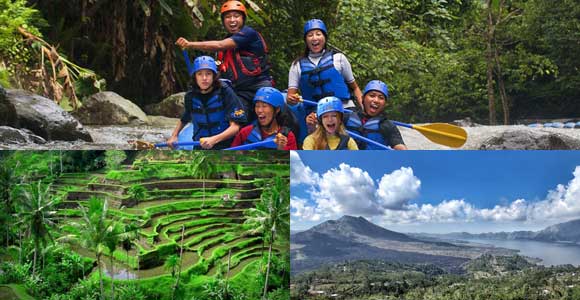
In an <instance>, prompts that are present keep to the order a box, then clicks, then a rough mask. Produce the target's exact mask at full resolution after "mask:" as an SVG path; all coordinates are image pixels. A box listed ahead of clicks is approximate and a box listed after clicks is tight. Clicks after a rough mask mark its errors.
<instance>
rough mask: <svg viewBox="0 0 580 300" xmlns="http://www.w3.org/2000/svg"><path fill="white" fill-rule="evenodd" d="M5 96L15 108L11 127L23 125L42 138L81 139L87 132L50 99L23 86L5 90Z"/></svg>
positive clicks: (89, 138) (86, 138)
mask: <svg viewBox="0 0 580 300" xmlns="http://www.w3.org/2000/svg"><path fill="white" fill-rule="evenodd" d="M6 100H7V101H8V102H10V103H11V104H12V105H13V106H14V108H15V115H16V116H17V122H15V123H12V124H7V125H9V126H11V127H17V128H26V129H29V130H30V131H32V132H33V133H34V134H36V135H38V136H41V137H42V138H43V139H45V140H63V141H74V140H79V139H80V140H85V141H89V142H92V141H93V140H92V138H91V135H90V134H89V133H88V131H86V130H85V129H84V128H83V126H82V124H81V123H79V121H78V120H77V119H75V118H74V117H73V116H71V115H70V114H69V113H68V112H66V111H65V110H64V109H62V108H61V107H60V106H58V104H56V103H54V101H52V100H50V99H48V98H45V97H42V96H39V95H35V94H33V93H30V92H27V91H24V90H8V91H7V94H6Z"/></svg>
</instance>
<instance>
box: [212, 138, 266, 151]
mask: <svg viewBox="0 0 580 300" xmlns="http://www.w3.org/2000/svg"><path fill="white" fill-rule="evenodd" d="M275 144H276V143H274V139H267V140H263V141H261V142H256V143H252V144H247V145H240V146H236V147H231V148H226V149H224V150H252V149H255V148H258V147H261V146H266V145H275Z"/></svg>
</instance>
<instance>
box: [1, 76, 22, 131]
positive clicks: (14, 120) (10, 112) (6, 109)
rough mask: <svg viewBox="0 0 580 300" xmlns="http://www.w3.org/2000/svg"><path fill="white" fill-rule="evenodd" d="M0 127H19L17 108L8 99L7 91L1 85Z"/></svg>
mask: <svg viewBox="0 0 580 300" xmlns="http://www.w3.org/2000/svg"><path fill="white" fill-rule="evenodd" d="M0 116H2V118H0V126H4V125H9V126H13V127H19V126H18V116H17V115H16V108H14V105H13V104H12V103H11V102H10V101H8V99H7V98H6V90H5V89H4V88H3V87H2V86H1V85H0Z"/></svg>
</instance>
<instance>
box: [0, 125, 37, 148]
mask: <svg viewBox="0 0 580 300" xmlns="http://www.w3.org/2000/svg"><path fill="white" fill-rule="evenodd" d="M0 141H2V143H3V144H44V143H46V140H45V139H43V138H41V137H39V136H38V135H35V134H33V133H32V132H30V131H29V130H27V129H16V128H14V127H8V126H0Z"/></svg>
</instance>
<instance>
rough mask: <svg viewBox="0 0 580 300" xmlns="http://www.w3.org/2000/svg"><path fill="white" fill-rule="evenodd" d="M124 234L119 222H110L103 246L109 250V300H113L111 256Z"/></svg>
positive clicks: (122, 226)
mask: <svg viewBox="0 0 580 300" xmlns="http://www.w3.org/2000/svg"><path fill="white" fill-rule="evenodd" d="M124 233H125V226H124V225H123V223H121V221H119V222H112V223H111V224H110V225H109V226H108V227H107V236H106V238H105V246H106V247H107V250H109V258H110V259H111V299H113V300H114V299H115V265H114V263H113V254H114V253H115V250H117V245H118V244H119V242H121V241H122V239H121V236H122V235H123V234H124Z"/></svg>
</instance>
